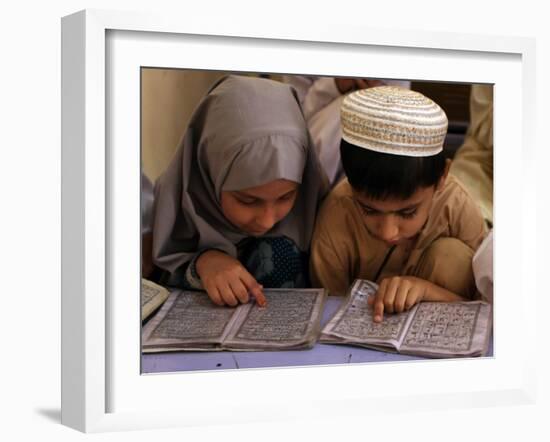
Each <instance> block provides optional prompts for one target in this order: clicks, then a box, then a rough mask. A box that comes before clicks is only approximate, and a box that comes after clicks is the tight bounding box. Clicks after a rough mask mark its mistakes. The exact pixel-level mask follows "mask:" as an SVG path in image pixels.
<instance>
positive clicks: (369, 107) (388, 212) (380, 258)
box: [310, 86, 485, 321]
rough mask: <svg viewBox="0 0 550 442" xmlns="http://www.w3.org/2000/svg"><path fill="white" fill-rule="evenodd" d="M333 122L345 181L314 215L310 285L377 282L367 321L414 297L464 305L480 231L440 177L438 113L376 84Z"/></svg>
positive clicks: (457, 192)
mask: <svg viewBox="0 0 550 442" xmlns="http://www.w3.org/2000/svg"><path fill="white" fill-rule="evenodd" d="M341 119H342V132H343V135H342V138H343V139H342V142H341V157H342V164H343V168H344V171H345V173H346V176H347V179H345V180H343V181H342V182H341V183H340V184H339V185H338V186H336V187H335V188H334V190H333V191H332V192H331V193H330V195H329V196H328V197H327V199H326V201H325V202H324V203H323V206H322V209H321V211H320V213H319V216H318V220H317V224H316V228H315V233H314V237H313V240H312V253H311V263H310V264H311V276H312V282H313V284H314V286H320V287H325V288H327V289H328V290H329V291H330V292H332V293H333V294H344V293H345V292H346V290H347V289H348V287H349V286H350V284H351V283H352V281H353V280H354V279H355V278H365V279H369V280H372V281H376V282H378V283H379V284H380V288H379V290H378V293H377V295H376V298H375V310H374V314H375V321H381V320H382V313H383V312H384V311H386V312H389V313H392V312H401V311H403V310H407V309H409V308H410V307H412V306H413V305H414V304H415V303H417V302H420V301H422V300H425V301H428V300H431V301H454V300H462V299H464V298H472V297H473V296H474V295H475V290H476V289H475V283H474V278H473V274H472V257H473V254H474V251H475V250H476V249H477V247H478V246H479V244H480V243H481V241H482V240H483V237H484V234H485V225H484V221H483V217H482V216H481V213H480V211H479V209H478V207H477V205H476V204H475V202H474V201H473V200H472V199H471V197H470V196H469V194H468V193H467V191H466V190H465V189H464V187H463V186H462V185H461V184H460V183H459V182H458V180H457V179H456V178H454V177H452V176H450V175H448V171H449V166H450V162H449V161H448V160H446V159H445V157H444V155H443V152H442V149H443V141H444V138H445V134H446V131H447V117H446V115H445V113H444V112H443V110H442V109H441V108H440V107H439V106H438V105H437V104H436V103H434V102H433V101H431V100H430V99H428V98H426V97H424V96H423V95H422V94H420V93H418V92H414V91H411V90H408V89H403V88H398V87H391V86H382V87H375V88H370V89H365V90H360V91H356V92H354V93H352V94H350V95H348V96H347V97H346V98H345V99H344V101H343V103H342V108H341Z"/></svg>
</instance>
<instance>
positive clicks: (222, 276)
mask: <svg viewBox="0 0 550 442" xmlns="http://www.w3.org/2000/svg"><path fill="white" fill-rule="evenodd" d="M196 269H197V273H198V275H199V277H200V279H201V281H202V284H203V286H204V288H205V290H206V292H207V293H208V296H209V297H210V299H211V300H212V302H214V304H217V305H225V304H227V305H230V306H236V305H237V304H239V302H240V303H242V304H245V303H247V302H248V300H249V294H250V293H252V295H254V297H255V298H256V302H257V303H258V305H259V306H260V307H263V306H265V305H266V303H267V301H266V299H265V296H264V293H263V290H262V289H263V287H262V286H261V285H260V284H258V282H257V281H256V280H255V279H254V277H253V276H252V275H251V274H250V273H248V271H247V270H246V269H245V268H244V267H243V265H242V264H241V263H240V262H239V261H238V260H237V259H235V258H233V257H231V256H229V255H227V254H226V253H223V252H220V251H218V250H208V251H207V252H204V253H203V254H202V255H201V256H199V259H197V262H196Z"/></svg>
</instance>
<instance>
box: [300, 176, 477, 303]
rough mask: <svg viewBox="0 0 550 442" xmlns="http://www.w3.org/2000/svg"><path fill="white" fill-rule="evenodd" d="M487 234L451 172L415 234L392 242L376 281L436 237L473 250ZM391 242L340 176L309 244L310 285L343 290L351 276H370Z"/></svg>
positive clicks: (405, 267)
mask: <svg viewBox="0 0 550 442" xmlns="http://www.w3.org/2000/svg"><path fill="white" fill-rule="evenodd" d="M484 236H485V223H484V220H483V217H482V215H481V213H480V210H479V208H478V207H477V205H476V203H475V202H474V201H473V200H472V198H471V197H470V195H469V194H468V192H467V191H466V189H465V188H464V187H463V186H462V184H460V182H459V181H458V180H457V179H456V178H455V177H453V176H451V175H449V176H448V177H447V180H446V183H445V187H444V188H443V189H442V190H441V192H437V193H436V194H435V196H434V200H433V204H432V207H431V209H430V215H429V217H428V220H427V222H426V224H425V225H424V227H423V229H422V230H421V231H420V233H419V235H417V237H416V238H415V239H413V240H411V241H409V242H408V243H406V244H403V245H401V244H400V245H398V246H396V248H395V250H394V251H393V253H392V254H391V257H390V259H389V260H388V262H387V263H386V265H385V266H384V269H383V271H382V273H381V275H380V277H379V279H378V280H379V281H380V280H381V279H382V278H385V277H387V276H395V275H406V274H410V273H411V272H412V270H413V269H414V267H415V265H416V264H417V262H418V260H419V259H420V257H421V255H422V253H423V252H424V251H425V250H426V248H427V247H428V246H429V245H430V244H432V243H433V242H434V241H435V240H436V239H438V238H446V237H450V238H457V239H459V240H461V241H462V242H464V243H465V244H466V245H468V246H469V247H470V248H471V249H472V250H476V249H477V248H478V246H479V245H480V243H481V241H482V240H483V238H484ZM389 249H390V247H389V246H387V245H386V244H385V243H384V242H382V241H380V240H378V239H375V238H373V237H372V236H371V235H370V233H369V232H368V230H367V228H366V227H365V224H364V222H363V214H362V213H361V211H360V209H359V207H358V205H357V204H356V203H355V201H354V200H353V198H352V189H351V186H350V184H349V182H348V181H347V179H344V180H343V181H342V182H340V183H339V184H338V185H337V186H336V187H335V188H334V189H333V190H332V191H331V193H330V194H329V195H328V197H327V198H326V200H325V201H324V202H323V205H322V207H321V210H320V212H319V214H318V217H317V222H316V226H315V231H314V234H313V240H312V244H311V258H310V272H311V281H312V284H313V286H314V287H325V288H327V289H328V290H329V292H330V293H331V294H340V295H342V294H345V292H346V291H347V289H348V288H349V286H350V285H351V283H352V282H353V280H354V279H355V278H364V279H369V280H373V278H374V277H375V276H376V273H377V272H378V269H379V268H380V266H381V265H382V262H383V261H384V258H385V256H386V254H387V253H388V251H389Z"/></svg>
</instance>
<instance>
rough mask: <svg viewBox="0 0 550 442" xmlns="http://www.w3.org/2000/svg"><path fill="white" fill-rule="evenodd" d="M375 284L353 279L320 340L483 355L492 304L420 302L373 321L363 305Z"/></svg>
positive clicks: (439, 353) (417, 352)
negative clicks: (407, 308)
mask: <svg viewBox="0 0 550 442" xmlns="http://www.w3.org/2000/svg"><path fill="white" fill-rule="evenodd" d="M377 289H378V286H377V285H376V284H374V283H372V282H370V281H367V280H363V279H356V280H355V281H354V283H353V285H352V286H351V288H350V291H349V293H348V296H347V298H346V299H345V301H344V302H343V303H342V306H341V307H340V308H339V309H338V311H337V312H336V313H335V315H334V316H333V317H332V319H331V320H330V321H329V322H328V323H327V325H326V326H325V327H324V328H323V330H322V332H321V338H320V342H323V343H331V344H352V345H359V346H363V347H369V348H374V349H377V350H384V351H393V352H398V353H403V354H411V355H419V356H426V357H434V358H435V357H457V356H483V355H485V354H486V353H487V348H488V343H489V336H490V332H491V324H492V321H491V305H490V304H487V303H486V302H482V301H470V302H421V303H418V304H416V305H415V306H414V307H413V308H411V309H410V310H408V311H406V312H403V313H396V314H384V319H383V321H382V322H381V323H376V322H374V321H373V308H372V307H371V306H369V305H368V304H367V299H368V298H369V296H374V295H375V294H376V290H377Z"/></svg>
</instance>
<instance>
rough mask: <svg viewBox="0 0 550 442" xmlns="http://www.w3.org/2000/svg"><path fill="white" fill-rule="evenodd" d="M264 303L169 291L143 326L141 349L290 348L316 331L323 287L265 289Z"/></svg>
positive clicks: (312, 338) (311, 339) (306, 343)
mask: <svg viewBox="0 0 550 442" xmlns="http://www.w3.org/2000/svg"><path fill="white" fill-rule="evenodd" d="M264 294H265V297H266V299H267V306H266V307H259V306H258V305H257V304H256V302H255V301H254V299H252V300H251V302H249V303H247V304H241V305H239V306H238V307H228V306H218V305H215V304H214V303H213V302H212V301H211V300H210V298H209V297H208V295H207V294H206V292H203V291H187V290H184V291H180V290H176V291H173V292H172V293H171V294H170V297H169V298H168V300H167V301H166V302H165V303H164V305H163V306H162V308H161V309H160V310H159V312H158V313H157V314H156V315H155V316H154V317H153V318H151V320H150V321H149V322H148V323H147V324H146V325H145V327H143V329H142V351H143V352H144V353H152V352H162V351H184V350H186V351H200V350H206V351H213V350H249V351H250V350H295V349H300V348H310V347H312V346H313V345H314V344H315V342H316V341H317V339H318V337H319V331H320V320H321V315H322V312H323V306H324V302H325V299H326V291H325V290H324V289H264Z"/></svg>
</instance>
